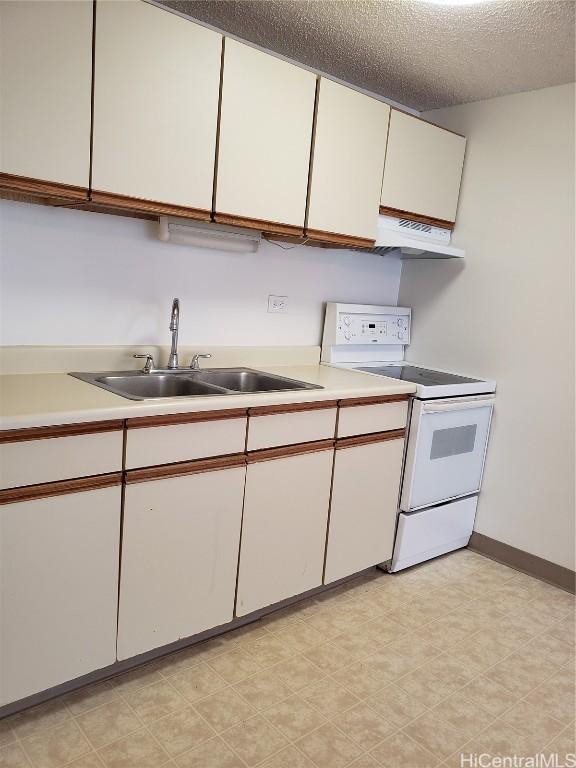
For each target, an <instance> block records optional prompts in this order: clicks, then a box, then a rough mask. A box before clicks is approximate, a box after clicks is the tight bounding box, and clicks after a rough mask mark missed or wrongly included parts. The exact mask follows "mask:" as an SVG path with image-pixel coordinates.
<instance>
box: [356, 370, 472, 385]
mask: <svg viewBox="0 0 576 768" xmlns="http://www.w3.org/2000/svg"><path fill="white" fill-rule="evenodd" d="M357 370H358V371H366V372H367V373H377V374H378V375H379V376H390V378H392V379H401V380H402V381H409V382H411V383H412V384H422V385H423V386H425V387H440V386H443V385H445V384H474V383H476V382H479V381H481V379H468V378H467V377H466V376H456V374H454V373H442V371H432V370H430V369H429V368H417V367H416V366H414V365H384V366H382V367H370V368H357Z"/></svg>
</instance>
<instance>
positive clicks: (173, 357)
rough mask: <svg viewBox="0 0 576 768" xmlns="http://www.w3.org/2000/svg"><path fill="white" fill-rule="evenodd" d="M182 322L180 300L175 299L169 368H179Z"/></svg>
mask: <svg viewBox="0 0 576 768" xmlns="http://www.w3.org/2000/svg"><path fill="white" fill-rule="evenodd" d="M179 323H180V300H179V299H174V301H173V302H172V313H171V315H170V326H169V327H170V330H171V331H172V347H171V349H170V357H169V358H168V368H171V369H172V368H178V326H179Z"/></svg>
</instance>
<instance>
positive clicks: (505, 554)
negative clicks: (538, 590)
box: [468, 531, 576, 594]
mask: <svg viewBox="0 0 576 768" xmlns="http://www.w3.org/2000/svg"><path fill="white" fill-rule="evenodd" d="M468 548H469V549H472V550H473V551H474V552H479V553H480V554H481V555H486V557H490V558H492V560H497V561H498V562H499V563H503V564H504V565H509V566H510V567H511V568H516V570H518V571H522V572H523V573H527V574H528V575H529V576H534V577H535V578H537V579H540V580H541V581H546V582H548V584H553V585H554V586H555V587H560V589H565V590H566V591H567V592H571V593H572V594H574V593H576V573H575V572H574V571H571V570H570V569H569V568H564V566H562V565H556V563H552V562H550V560H545V559H544V558H543V557H538V556H537V555H531V554H530V553H529V552H524V550H522V549H516V547H511V546H510V544H504V542H503V541H498V540H497V539H491V538H490V537H489V536H484V534H483V533H477V532H476V531H474V533H473V534H472V536H471V538H470V542H469V544H468Z"/></svg>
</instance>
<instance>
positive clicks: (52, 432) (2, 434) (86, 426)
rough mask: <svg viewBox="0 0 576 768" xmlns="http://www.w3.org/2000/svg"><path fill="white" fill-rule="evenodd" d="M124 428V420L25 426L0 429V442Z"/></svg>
mask: <svg viewBox="0 0 576 768" xmlns="http://www.w3.org/2000/svg"><path fill="white" fill-rule="evenodd" d="M121 429H124V421H122V420H121V419H115V420H113V421H92V422H89V421H87V422H84V423H82V424H58V425H56V426H53V427H27V428H25V429H5V430H3V431H0V443H23V442H25V441H27V440H46V439H48V438H53V437H76V436H77V435H96V434H99V433H100V432H116V431H120V430H121Z"/></svg>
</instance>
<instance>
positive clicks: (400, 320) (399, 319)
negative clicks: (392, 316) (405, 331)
mask: <svg viewBox="0 0 576 768" xmlns="http://www.w3.org/2000/svg"><path fill="white" fill-rule="evenodd" d="M403 322H404V321H403V320H402V318H401V317H399V318H398V325H400V326H401V325H402V323H403Z"/></svg>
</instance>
